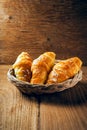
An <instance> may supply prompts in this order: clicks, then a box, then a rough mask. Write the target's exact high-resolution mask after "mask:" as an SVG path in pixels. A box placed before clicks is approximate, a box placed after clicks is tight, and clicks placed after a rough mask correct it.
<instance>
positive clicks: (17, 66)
mask: <svg viewBox="0 0 87 130" xmlns="http://www.w3.org/2000/svg"><path fill="white" fill-rule="evenodd" d="M31 65H32V59H31V57H30V55H29V54H28V53H27V52H22V53H21V54H20V55H19V56H18V57H17V59H16V61H15V63H14V64H13V69H14V74H15V76H16V77H17V78H18V79H19V80H23V81H27V82H29V81H30V78H31Z"/></svg>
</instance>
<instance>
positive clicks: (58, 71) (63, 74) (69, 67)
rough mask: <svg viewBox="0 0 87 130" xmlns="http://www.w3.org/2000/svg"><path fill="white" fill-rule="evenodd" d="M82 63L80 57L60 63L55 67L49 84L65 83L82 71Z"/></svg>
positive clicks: (49, 78)
mask: <svg viewBox="0 0 87 130" xmlns="http://www.w3.org/2000/svg"><path fill="white" fill-rule="evenodd" d="M81 65H82V61H81V60H80V59H79V58H78V57H73V58H69V59H67V60H63V61H60V62H59V63H57V64H56V65H54V67H53V69H52V71H51V72H50V74H49V76H48V80H47V84H55V83H60V82H63V81H65V80H67V79H69V78H71V77H73V76H74V75H75V74H76V73H78V71H79V70H80V69H81Z"/></svg>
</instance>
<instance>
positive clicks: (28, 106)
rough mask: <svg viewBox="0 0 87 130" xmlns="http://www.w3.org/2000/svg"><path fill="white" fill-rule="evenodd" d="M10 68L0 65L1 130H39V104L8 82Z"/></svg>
mask: <svg viewBox="0 0 87 130" xmlns="http://www.w3.org/2000/svg"><path fill="white" fill-rule="evenodd" d="M9 67H10V66H1V65H0V74H1V75H0V130H37V129H38V102H37V99H36V98H35V97H28V96H25V95H23V94H22V93H21V92H19V90H18V89H17V88H16V87H15V86H13V85H12V84H11V83H9V82H8V80H7V76H6V75H7V74H6V73H7V71H8V68H9Z"/></svg>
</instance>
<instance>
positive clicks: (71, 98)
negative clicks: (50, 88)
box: [39, 82, 87, 105]
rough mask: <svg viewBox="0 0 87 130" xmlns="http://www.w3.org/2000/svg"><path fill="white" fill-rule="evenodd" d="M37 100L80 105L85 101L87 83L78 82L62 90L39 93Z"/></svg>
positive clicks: (86, 97) (86, 98) (86, 99)
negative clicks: (51, 92)
mask: <svg viewBox="0 0 87 130" xmlns="http://www.w3.org/2000/svg"><path fill="white" fill-rule="evenodd" d="M39 101H40V102H44V103H50V104H56V105H57V104H61V105H81V104H83V103H86V102H87V83H83V82H79V83H78V84H77V85H76V86H75V87H73V88H70V89H67V90H64V91H62V92H58V93H54V94H45V95H40V96H39Z"/></svg>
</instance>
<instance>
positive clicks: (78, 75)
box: [7, 68, 82, 89]
mask: <svg viewBox="0 0 87 130" xmlns="http://www.w3.org/2000/svg"><path fill="white" fill-rule="evenodd" d="M7 76H8V79H9V80H10V81H11V82H15V83H20V85H21V84H23V85H29V86H30V87H31V88H32V89H33V88H34V87H38V86H39V87H50V86H53V85H54V86H55V85H58V86H63V85H64V84H66V83H67V82H73V80H74V79H75V78H77V77H79V78H78V80H77V83H78V82H79V81H80V80H81V79H82V70H80V71H79V72H78V73H77V74H76V75H75V76H74V77H73V78H70V79H68V80H66V81H64V82H61V83H57V84H31V83H29V82H26V81H21V80H18V79H17V78H16V77H15V76H14V69H13V68H10V69H9V70H8V72H7Z"/></svg>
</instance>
